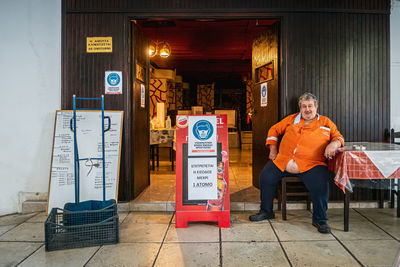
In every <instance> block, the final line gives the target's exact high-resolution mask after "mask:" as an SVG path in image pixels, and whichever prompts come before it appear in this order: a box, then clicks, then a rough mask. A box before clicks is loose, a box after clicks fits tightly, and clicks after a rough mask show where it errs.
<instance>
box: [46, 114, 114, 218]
mask: <svg viewBox="0 0 400 267" xmlns="http://www.w3.org/2000/svg"><path fill="white" fill-rule="evenodd" d="M105 116H109V117H110V120H111V127H110V130H109V131H107V132H106V133H105V159H106V160H105V166H106V199H107V200H108V199H117V198H116V197H117V196H116V193H117V184H118V175H119V173H118V170H119V152H120V145H121V140H120V136H121V126H122V111H106V112H105ZM71 118H72V111H57V114H56V124H55V133H54V145H53V158H52V166H51V175H50V190H49V200H48V212H50V211H51V209H52V208H55V207H57V208H63V207H64V204H65V203H67V202H74V201H75V178H74V177H75V174H74V134H73V132H72V131H71V129H70V121H71ZM76 120H77V122H76V124H77V143H78V152H79V158H101V157H102V145H101V144H102V136H101V112H88V111H77V116H76ZM104 124H105V128H106V129H107V127H108V120H107V119H105V121H104ZM79 173H80V201H85V200H92V199H93V200H103V164H102V161H101V160H96V159H90V160H82V161H80V172H79Z"/></svg>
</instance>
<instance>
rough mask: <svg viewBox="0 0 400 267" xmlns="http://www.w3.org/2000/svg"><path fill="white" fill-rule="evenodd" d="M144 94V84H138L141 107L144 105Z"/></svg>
mask: <svg viewBox="0 0 400 267" xmlns="http://www.w3.org/2000/svg"><path fill="white" fill-rule="evenodd" d="M145 97H146V94H145V87H144V84H140V106H141V107H142V108H144V107H145V99H146V98H145Z"/></svg>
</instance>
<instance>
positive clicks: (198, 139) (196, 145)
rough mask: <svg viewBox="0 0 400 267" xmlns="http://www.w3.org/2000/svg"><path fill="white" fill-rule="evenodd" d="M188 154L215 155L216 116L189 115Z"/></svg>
mask: <svg viewBox="0 0 400 267" xmlns="http://www.w3.org/2000/svg"><path fill="white" fill-rule="evenodd" d="M188 131H189V140H188V144H189V151H188V155H189V156H215V155H217V116H189V129H188Z"/></svg>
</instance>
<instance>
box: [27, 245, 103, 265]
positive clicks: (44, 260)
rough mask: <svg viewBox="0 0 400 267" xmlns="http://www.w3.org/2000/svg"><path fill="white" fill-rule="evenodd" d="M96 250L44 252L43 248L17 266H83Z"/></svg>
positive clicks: (91, 248) (95, 248) (96, 248)
mask: <svg viewBox="0 0 400 267" xmlns="http://www.w3.org/2000/svg"><path fill="white" fill-rule="evenodd" d="M98 249H99V247H88V248H75V249H66V250H57V251H50V252H46V251H45V248H44V246H43V247H41V248H40V249H39V250H38V251H36V252H35V253H34V254H32V255H31V256H30V257H29V258H27V259H26V260H24V261H23V262H22V264H21V265H19V266H21V267H23V266H48V267H53V266H60V267H61V266H65V267H68V266H83V265H84V264H85V263H86V262H87V261H88V260H89V259H90V257H92V255H93V254H94V253H95V252H96V251H97V250H98Z"/></svg>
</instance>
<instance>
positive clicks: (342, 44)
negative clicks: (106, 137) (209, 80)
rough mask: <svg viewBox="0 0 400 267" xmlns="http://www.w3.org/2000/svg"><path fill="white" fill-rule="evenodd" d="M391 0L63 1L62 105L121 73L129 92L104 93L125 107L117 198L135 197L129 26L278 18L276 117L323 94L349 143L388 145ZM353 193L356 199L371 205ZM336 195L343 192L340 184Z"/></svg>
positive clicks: (368, 195) (323, 108) (361, 193)
mask: <svg viewBox="0 0 400 267" xmlns="http://www.w3.org/2000/svg"><path fill="white" fill-rule="evenodd" d="M389 16H390V1H389V0H341V1H333V0H326V1H322V0H308V1H297V0H270V1H268V0H255V1H235V0H225V1H208V0H184V1H170V0H158V1H154V0H146V1H143V0H141V1H139V0H136V1H133V0H114V1H112V0H97V1H93V0H80V1H79V0H64V1H63V38H62V42H63V43H62V45H63V54H62V59H63V69H62V70H63V75H62V99H61V100H62V108H63V109H70V108H71V106H72V104H71V102H72V95H73V94H77V95H80V96H93V95H99V94H102V93H103V91H104V70H122V71H123V80H124V94H123V95H121V96H107V97H106V107H107V108H108V109H116V110H124V111H125V116H124V134H123V142H124V143H123V144H124V146H123V150H122V153H123V155H122V161H121V174H120V186H119V188H120V190H119V192H120V194H119V198H120V199H121V200H129V199H132V198H133V197H134V194H133V192H134V189H133V187H134V185H133V176H134V169H135V168H138V167H140V168H146V167H147V166H134V165H133V163H132V162H133V158H134V157H135V156H140V155H137V154H134V152H133V151H134V150H133V146H134V141H133V136H132V133H133V134H135V132H134V130H133V128H132V120H133V118H132V117H131V116H132V103H131V102H132V86H133V81H132V80H130V79H131V78H132V77H131V75H130V73H131V71H132V62H131V59H132V55H131V54H130V53H131V52H130V41H131V39H130V32H131V20H132V19H135V18H138V19H139V18H278V19H280V25H281V27H280V47H281V49H280V53H281V55H280V58H281V62H280V89H279V105H278V106H279V118H283V117H284V116H286V115H287V114H290V113H293V112H295V111H297V97H298V96H299V95H300V94H301V93H302V92H304V91H310V92H313V93H315V94H316V95H317V96H318V97H319V98H320V100H321V101H320V113H321V114H324V115H326V116H328V117H330V118H331V119H332V120H333V121H334V122H335V123H336V124H337V126H338V127H339V129H340V130H341V132H342V133H343V135H344V136H345V138H346V140H347V141H383V139H384V129H385V128H389V123H390V87H389V81H390V80H389V79H390V77H389V75H390V74H389V73H390V57H389V44H390V38H389ZM88 36H112V37H113V53H111V54H87V53H86V52H85V51H86V48H85V46H86V41H85V40H86V37H88ZM373 194H374V192H373V191H370V190H362V189H360V190H357V191H356V192H355V194H353V197H354V198H355V199H359V200H361V199H372V198H374V197H375V196H374V195H373ZM332 198H333V199H340V198H342V194H341V193H340V191H338V190H337V189H336V188H335V187H333V190H332Z"/></svg>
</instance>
